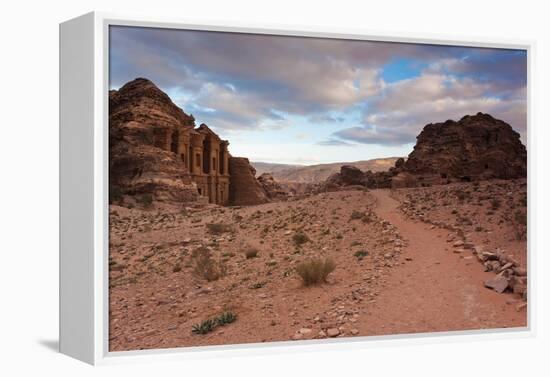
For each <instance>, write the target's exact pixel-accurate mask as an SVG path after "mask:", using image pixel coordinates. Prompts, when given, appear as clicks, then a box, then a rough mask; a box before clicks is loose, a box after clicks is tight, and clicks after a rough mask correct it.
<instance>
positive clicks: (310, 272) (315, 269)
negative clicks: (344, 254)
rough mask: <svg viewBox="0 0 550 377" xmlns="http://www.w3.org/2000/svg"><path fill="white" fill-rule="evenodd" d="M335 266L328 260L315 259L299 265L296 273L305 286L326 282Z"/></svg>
mask: <svg viewBox="0 0 550 377" xmlns="http://www.w3.org/2000/svg"><path fill="white" fill-rule="evenodd" d="M335 268H336V264H335V263H334V261H333V260H332V259H330V258H325V259H321V258H316V259H310V260H308V261H305V262H302V263H300V264H299V265H298V266H297V267H296V272H297V273H298V275H300V277H301V278H302V282H303V284H304V285H305V286H309V285H314V284H321V283H324V282H326V280H327V276H328V275H329V274H330V273H331V272H332V271H334V269H335Z"/></svg>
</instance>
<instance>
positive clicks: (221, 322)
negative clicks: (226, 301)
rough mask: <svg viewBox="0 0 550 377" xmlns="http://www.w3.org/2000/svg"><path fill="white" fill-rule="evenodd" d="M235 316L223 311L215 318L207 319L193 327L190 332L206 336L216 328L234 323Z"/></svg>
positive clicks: (230, 312)
mask: <svg viewBox="0 0 550 377" xmlns="http://www.w3.org/2000/svg"><path fill="white" fill-rule="evenodd" d="M236 319H237V315H236V314H235V313H233V312H232V311H225V312H223V313H222V314H220V315H219V316H217V317H215V318H209V319H206V320H204V321H202V322H201V323H197V324H195V325H193V328H192V332H193V333H195V334H201V335H204V334H207V333H209V332H210V331H212V330H214V329H215V328H216V327H217V326H225V325H227V324H230V323H233V322H235V320H236Z"/></svg>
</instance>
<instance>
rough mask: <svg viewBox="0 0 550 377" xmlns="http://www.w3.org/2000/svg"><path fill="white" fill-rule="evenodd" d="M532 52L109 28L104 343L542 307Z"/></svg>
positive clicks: (248, 336)
mask: <svg viewBox="0 0 550 377" xmlns="http://www.w3.org/2000/svg"><path fill="white" fill-rule="evenodd" d="M527 85H528V83H527V52H526V51H525V50H512V49H499V48H480V47H467V46H451V45H429V44H414V43H397V42H380V41H367V40H346V39H331V38H313V37H294V36H282V35H267V34H264V35H262V34H247V33H234V32H232V33H229V32H213V31H195V30H179V29H163V28H144V27H130V26H111V27H110V31H109V86H110V91H109V93H108V96H109V124H108V129H109V163H108V166H109V279H108V280H109V350H110V351H130V350H145V349H165V348H176V347H198V346H212V345H234V344H257V343H265V342H283V341H289V342H304V341H311V340H315V341H319V340H323V341H327V342H328V341H332V340H334V339H342V338H344V339H346V338H349V339H351V338H360V337H370V336H380V335H407V334H427V333H438V332H455V331H456V332H457V333H459V332H460V331H466V330H494V329H512V328H525V327H527V326H528V309H529V308H528V305H529V303H528V290H527V287H528V250H527V235H528V224H527V223H528V221H527V219H528V212H527V207H528V206H527V203H528V196H527V192H528V190H527V149H526V145H528V143H527V137H528V134H527Z"/></svg>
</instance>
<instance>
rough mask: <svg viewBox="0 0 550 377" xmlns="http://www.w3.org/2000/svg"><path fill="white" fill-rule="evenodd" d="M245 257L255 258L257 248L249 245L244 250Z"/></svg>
mask: <svg viewBox="0 0 550 377" xmlns="http://www.w3.org/2000/svg"><path fill="white" fill-rule="evenodd" d="M244 255H245V256H246V259H252V258H256V257H257V256H258V249H256V248H255V247H249V248H247V249H246V250H245V251H244Z"/></svg>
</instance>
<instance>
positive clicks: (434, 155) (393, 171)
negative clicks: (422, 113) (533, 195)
mask: <svg viewBox="0 0 550 377" xmlns="http://www.w3.org/2000/svg"><path fill="white" fill-rule="evenodd" d="M526 175H527V151H526V149H525V146H524V145H523V144H522V143H521V141H520V138H519V134H518V133H517V132H516V131H514V130H513V129H512V127H511V126H510V125H509V124H507V123H505V122H503V121H501V120H498V119H495V118H493V117H492V116H491V115H489V114H482V113H478V114H476V115H473V116H470V115H466V116H465V117H463V118H462V119H460V120H459V121H458V122H455V121H452V120H448V121H446V122H444V123H435V124H428V125H427V126H425V127H424V129H423V130H422V132H421V133H420V134H419V135H418V137H417V143H416V145H415V147H414V150H413V152H411V154H410V155H409V157H408V158H407V160H405V159H403V158H399V159H397V160H396V161H395V166H394V167H392V168H390V169H389V170H388V171H385V172H375V173H373V172H372V171H366V172H362V171H361V170H359V169H358V168H356V167H354V166H349V165H345V166H342V167H341V169H340V172H339V173H335V174H332V175H331V176H330V177H329V178H328V179H327V180H326V181H325V182H324V183H323V184H321V185H320V186H319V191H334V190H339V189H340V188H342V187H346V186H356V185H360V186H364V187H367V188H390V187H391V188H401V187H415V186H430V185H434V184H446V183H450V182H453V181H455V182H456V181H473V180H485V179H495V178H496V179H514V178H522V177H526Z"/></svg>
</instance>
